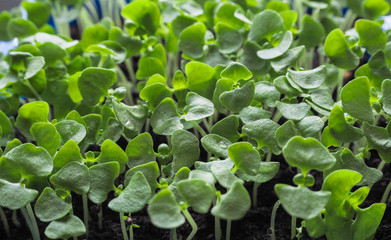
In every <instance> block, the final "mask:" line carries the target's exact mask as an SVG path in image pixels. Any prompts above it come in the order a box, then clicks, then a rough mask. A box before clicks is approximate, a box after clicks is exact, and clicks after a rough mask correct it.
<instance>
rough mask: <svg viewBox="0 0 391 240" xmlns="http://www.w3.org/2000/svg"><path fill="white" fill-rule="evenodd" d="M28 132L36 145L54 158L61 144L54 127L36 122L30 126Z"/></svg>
mask: <svg viewBox="0 0 391 240" xmlns="http://www.w3.org/2000/svg"><path fill="white" fill-rule="evenodd" d="M30 132H31V135H32V136H33V137H34V138H35V140H36V142H37V145H38V146H40V147H43V148H45V149H46V150H47V151H48V152H49V153H50V155H51V156H54V154H55V153H56V152H57V149H58V148H59V147H60V142H61V136H60V134H59V133H58V132H57V130H56V127H55V126H54V125H53V124H51V123H46V122H38V123H34V124H33V126H31V129H30Z"/></svg>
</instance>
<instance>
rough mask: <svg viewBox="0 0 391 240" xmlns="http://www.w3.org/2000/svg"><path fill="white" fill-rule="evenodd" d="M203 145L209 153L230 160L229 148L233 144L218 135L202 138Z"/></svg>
mask: <svg viewBox="0 0 391 240" xmlns="http://www.w3.org/2000/svg"><path fill="white" fill-rule="evenodd" d="M201 144H202V146H203V147H204V149H205V150H206V151H207V152H209V153H212V154H213V155H215V156H216V157H222V158H228V147H229V146H230V145H231V144H232V143H231V142H230V141H229V140H228V139H226V138H224V137H221V136H219V135H217V134H208V135H206V136H204V137H203V138H201Z"/></svg>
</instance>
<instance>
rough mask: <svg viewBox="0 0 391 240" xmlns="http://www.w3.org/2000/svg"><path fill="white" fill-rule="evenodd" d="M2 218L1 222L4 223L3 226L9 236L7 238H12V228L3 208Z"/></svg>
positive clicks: (1, 211)
mask: <svg viewBox="0 0 391 240" xmlns="http://www.w3.org/2000/svg"><path fill="white" fill-rule="evenodd" d="M0 218H1V221H2V222H3V225H4V231H5V234H6V235H7V237H10V236H11V233H10V226H9V224H8V220H7V216H6V215H5V213H4V211H3V208H1V207H0Z"/></svg>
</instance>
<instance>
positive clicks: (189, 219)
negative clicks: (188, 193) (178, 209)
mask: <svg viewBox="0 0 391 240" xmlns="http://www.w3.org/2000/svg"><path fill="white" fill-rule="evenodd" d="M182 212H183V214H184V215H185V217H186V219H187V221H188V222H189V224H190V226H191V228H192V230H191V233H190V234H189V236H188V237H187V238H186V240H191V239H193V237H194V236H195V235H196V233H197V229H198V227H197V224H196V222H195V221H194V219H193V217H192V216H191V215H190V213H189V211H188V210H187V209H185V210H182Z"/></svg>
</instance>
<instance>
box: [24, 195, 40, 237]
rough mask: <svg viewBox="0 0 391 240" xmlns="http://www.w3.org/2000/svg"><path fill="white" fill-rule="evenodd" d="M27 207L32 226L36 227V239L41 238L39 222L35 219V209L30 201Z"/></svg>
mask: <svg viewBox="0 0 391 240" xmlns="http://www.w3.org/2000/svg"><path fill="white" fill-rule="evenodd" d="M26 209H27V213H28V215H29V217H30V220H31V226H32V228H33V229H34V233H35V237H34V240H39V239H41V237H40V236H39V230H38V224H37V220H35V215H34V212H33V209H32V208H31V205H30V203H28V204H27V205H26Z"/></svg>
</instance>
